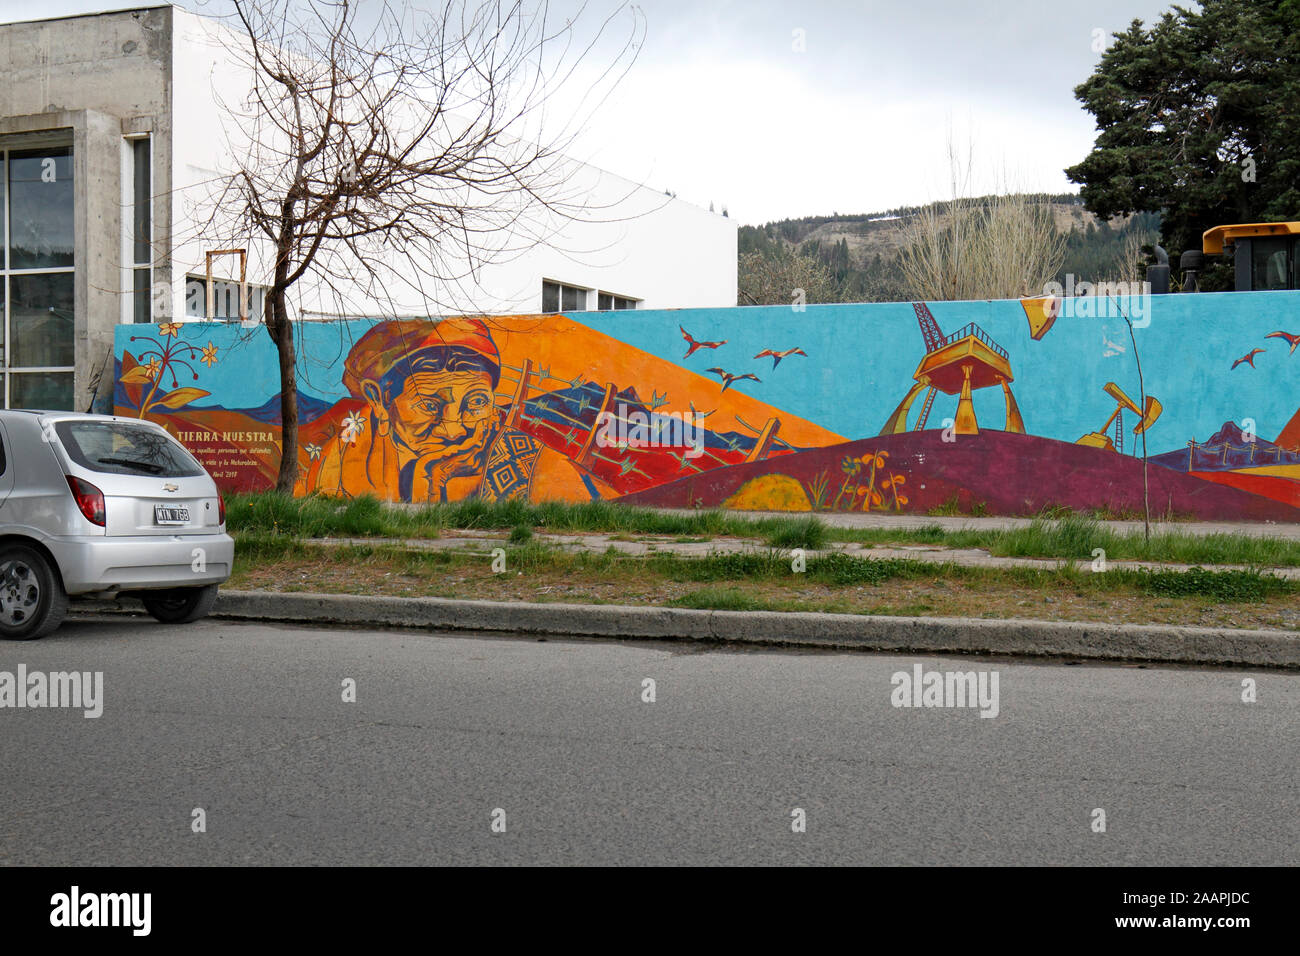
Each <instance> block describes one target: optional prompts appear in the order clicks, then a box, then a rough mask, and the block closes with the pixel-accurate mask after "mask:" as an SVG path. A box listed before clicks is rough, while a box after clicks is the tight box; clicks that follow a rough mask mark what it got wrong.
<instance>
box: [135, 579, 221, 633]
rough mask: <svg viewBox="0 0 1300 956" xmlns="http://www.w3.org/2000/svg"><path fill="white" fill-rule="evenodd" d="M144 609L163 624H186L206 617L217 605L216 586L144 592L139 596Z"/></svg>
mask: <svg viewBox="0 0 1300 956" xmlns="http://www.w3.org/2000/svg"><path fill="white" fill-rule="evenodd" d="M140 600H141V601H143V602H144V609H145V610H146V611H148V612H149V613H150V614H152V615H153V616H154V617H155V618H157V619H158V620H159V621H162V623H164V624H188V623H189V622H190V621H197V620H198V619H199V618H201V617H206V616H207V614H208V612H209V611H211V610H212V605H214V604H215V603H217V586H216V585H215V584H208V585H205V586H204V587H201V588H169V589H167V590H165V591H146V592H144V593H143V594H141V595H140Z"/></svg>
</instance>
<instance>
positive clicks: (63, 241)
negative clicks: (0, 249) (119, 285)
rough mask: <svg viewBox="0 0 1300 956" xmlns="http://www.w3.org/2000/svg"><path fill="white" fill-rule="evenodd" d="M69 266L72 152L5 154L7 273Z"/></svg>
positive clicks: (16, 152)
mask: <svg viewBox="0 0 1300 956" xmlns="http://www.w3.org/2000/svg"><path fill="white" fill-rule="evenodd" d="M58 266H67V267H69V268H70V267H71V266H72V149H71V148H67V149H45V150H12V151H10V153H9V268H10V269H49V268H53V267H58Z"/></svg>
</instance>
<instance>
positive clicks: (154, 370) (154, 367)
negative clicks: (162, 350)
mask: <svg viewBox="0 0 1300 956" xmlns="http://www.w3.org/2000/svg"><path fill="white" fill-rule="evenodd" d="M161 367H162V366H161V364H160V363H159V362H158V360H157V359H156V358H151V359H150V360H149V364H148V365H146V366H145V367H144V374H145V375H146V376H147V377H148V379H149V381H151V382H152V381H153V380H154V379H156V378H157V377H158V370H159V369H160V368H161Z"/></svg>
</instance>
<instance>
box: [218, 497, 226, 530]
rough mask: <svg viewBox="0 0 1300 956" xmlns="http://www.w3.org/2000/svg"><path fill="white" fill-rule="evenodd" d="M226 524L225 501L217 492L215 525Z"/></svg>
mask: <svg viewBox="0 0 1300 956" xmlns="http://www.w3.org/2000/svg"><path fill="white" fill-rule="evenodd" d="M225 523H226V499H225V498H223V497H221V492H220V491H218V492H217V524H225Z"/></svg>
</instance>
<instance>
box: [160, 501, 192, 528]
mask: <svg viewBox="0 0 1300 956" xmlns="http://www.w3.org/2000/svg"><path fill="white" fill-rule="evenodd" d="M153 520H154V523H155V524H189V523H190V509H189V508H168V507H166V506H165V505H154V506H153Z"/></svg>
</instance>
